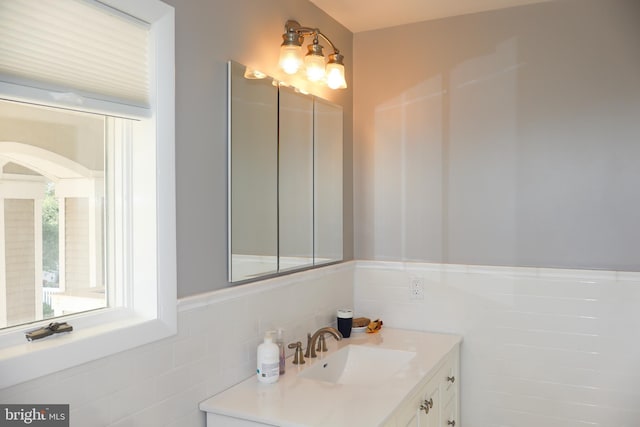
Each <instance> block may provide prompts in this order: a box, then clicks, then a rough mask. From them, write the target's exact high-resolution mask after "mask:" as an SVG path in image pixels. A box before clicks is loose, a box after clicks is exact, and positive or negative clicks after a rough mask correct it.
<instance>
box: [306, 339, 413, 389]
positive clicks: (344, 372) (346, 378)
mask: <svg viewBox="0 0 640 427" xmlns="http://www.w3.org/2000/svg"><path fill="white" fill-rule="evenodd" d="M415 355H416V353H414V352H411V351H403V350H392V349H386V348H378V347H367V346H362V345H348V346H346V347H343V348H342V349H340V350H338V351H336V352H335V353H333V354H331V355H330V356H328V357H326V358H324V359H320V360H318V361H317V362H316V363H315V364H314V365H313V366H310V367H309V368H307V369H305V370H303V371H302V372H300V374H298V376H299V377H301V378H308V379H312V380H317V381H326V382H330V383H335V384H364V385H366V384H374V383H380V382H382V381H384V380H387V379H389V378H392V377H393V376H394V375H396V374H397V373H398V372H400V371H401V370H402V369H403V368H404V367H405V366H406V364H407V363H408V362H409V361H410V360H411V359H413V358H414V357H415Z"/></svg>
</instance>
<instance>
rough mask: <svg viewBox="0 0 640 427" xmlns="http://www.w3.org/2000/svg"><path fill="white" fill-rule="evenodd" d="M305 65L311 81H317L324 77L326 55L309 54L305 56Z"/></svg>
mask: <svg viewBox="0 0 640 427" xmlns="http://www.w3.org/2000/svg"><path fill="white" fill-rule="evenodd" d="M304 66H305V68H306V69H307V78H308V79H309V80H310V81H312V82H317V81H320V80H322V79H323V78H324V56H320V55H307V56H305V57H304Z"/></svg>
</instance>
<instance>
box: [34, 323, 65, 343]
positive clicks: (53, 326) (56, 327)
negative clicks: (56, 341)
mask: <svg viewBox="0 0 640 427" xmlns="http://www.w3.org/2000/svg"><path fill="white" fill-rule="evenodd" d="M71 331H73V326H71V325H69V324H68V323H67V322H61V323H59V322H54V323H49V325H48V326H43V327H42V328H38V329H34V330H33V331H29V332H27V333H26V334H25V335H26V337H27V341H34V340H39V339H40V338H45V337H48V336H49V335H53V334H60V333H62V332H71Z"/></svg>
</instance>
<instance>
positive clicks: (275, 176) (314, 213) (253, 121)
mask: <svg viewBox="0 0 640 427" xmlns="http://www.w3.org/2000/svg"><path fill="white" fill-rule="evenodd" d="M342 132H343V123H342V107H340V106H338V105H335V104H332V103H330V102H328V101H325V100H321V99H319V98H316V97H313V96H310V95H305V94H302V93H300V92H298V91H297V90H295V89H294V88H290V87H285V86H282V85H279V84H278V83H277V82H275V81H274V80H273V79H272V78H270V77H268V76H266V75H264V74H262V73H259V72H257V71H254V70H251V69H250V68H248V67H245V66H244V65H242V64H239V63H235V62H230V63H229V281H230V282H239V281H244V280H250V279H254V278H258V277H262V276H266V275H272V274H276V273H279V272H285V271H289V270H295V269H300V268H307V267H311V266H313V265H318V264H325V263H329V262H335V261H340V260H342V246H343V242H342V168H343V163H342Z"/></svg>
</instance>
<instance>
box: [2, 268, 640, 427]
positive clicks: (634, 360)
mask: <svg viewBox="0 0 640 427" xmlns="http://www.w3.org/2000/svg"><path fill="white" fill-rule="evenodd" d="M414 277H421V278H423V280H424V286H425V291H424V299H423V300H412V299H410V294H409V283H410V280H411V278H414ZM351 304H355V309H356V313H357V315H361V314H365V315H368V316H370V317H380V318H382V319H383V320H384V321H385V325H387V326H390V327H397V328H406V329H414V330H425V331H440V332H452V333H458V334H461V335H463V336H464V341H463V343H462V356H461V367H462V372H461V378H462V380H461V383H460V386H461V392H462V405H461V408H462V415H461V421H462V422H461V423H460V425H461V426H464V427H498V426H500V427H507V426H509V427H542V426H544V427H559V426H562V427H592V426H598V427H637V426H639V425H640V410H639V409H638V408H639V406H638V405H637V402H639V401H640V387H638V386H637V384H640V342H639V340H638V335H639V331H640V308H639V307H640V273H622V272H610V271H583V270H555V269H535V268H503V267H481V266H463V265H439V264H423V263H402V262H373V261H357V262H348V263H343V264H338V265H333V266H327V267H324V268H321V269H317V270H310V271H305V272H300V273H295V274H292V275H288V276H284V277H280V278H276V279H270V280H266V281H262V282H257V283H253V284H248V285H241V286H236V287H232V288H227V289H224V290H220V291H216V292H211V293H207V294H202V295H196V296H193V297H189V298H184V299H181V300H180V302H179V317H178V335H177V336H175V337H173V338H171V339H166V340H163V341H160V342H157V343H154V344H151V345H146V346H142V347H139V348H137V349H134V350H130V351H127V352H124V353H120V354H117V355H114V356H110V357H107V358H104V359H101V360H97V361H95V362H91V363H87V364H85V365H82V366H78V367H75V368H72V369H68V370H65V371H62V372H59V373H56V374H53V375H49V376H46V377H42V378H39V379H36V380H33V381H29V382H26V383H23V384H19V385H17V386H14V387H11V388H8V389H3V390H0V402H2V403H68V404H70V405H71V426H73V427H92V426H106V425H113V426H117V427H125V426H135V427H142V426H154V427H155V426H175V427H178V426H180V427H203V426H204V420H205V417H204V413H202V412H200V411H199V410H198V403H199V402H200V401H202V400H205V399H206V398H208V397H210V396H212V395H214V394H216V393H218V392H219V391H222V390H224V389H226V388H228V387H229V386H230V385H232V384H235V383H238V382H240V381H241V380H243V379H244V378H246V377H248V376H250V375H251V374H252V373H253V372H254V369H255V349H256V346H257V345H258V343H259V342H260V341H261V339H262V335H263V332H264V331H265V330H267V329H270V328H273V327H276V326H283V327H284V328H286V329H287V340H288V341H292V340H294V339H296V340H300V339H303V338H304V336H305V334H306V332H308V331H311V330H314V329H315V328H317V327H319V326H321V325H325V324H328V323H332V322H335V317H334V316H335V314H334V313H335V310H336V309H337V308H338V307H343V306H345V305H351ZM25 369H28V367H25Z"/></svg>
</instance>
